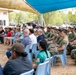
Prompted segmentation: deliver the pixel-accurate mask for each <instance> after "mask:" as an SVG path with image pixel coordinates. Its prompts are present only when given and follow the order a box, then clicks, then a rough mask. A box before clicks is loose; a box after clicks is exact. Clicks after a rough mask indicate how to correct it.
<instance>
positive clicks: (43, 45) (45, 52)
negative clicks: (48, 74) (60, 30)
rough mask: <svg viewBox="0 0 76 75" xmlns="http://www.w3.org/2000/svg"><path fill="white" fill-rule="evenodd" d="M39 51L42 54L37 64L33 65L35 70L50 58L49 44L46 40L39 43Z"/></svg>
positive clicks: (38, 57) (37, 59)
mask: <svg viewBox="0 0 76 75" xmlns="http://www.w3.org/2000/svg"><path fill="white" fill-rule="evenodd" d="M38 49H39V50H40V52H39V54H38V56H37V58H36V62H35V64H33V67H34V69H36V68H37V66H38V65H39V64H40V63H43V62H44V61H45V59H46V58H49V57H50V53H49V51H48V50H47V42H46V41H45V40H41V41H39V43H38Z"/></svg>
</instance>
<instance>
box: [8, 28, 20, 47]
mask: <svg viewBox="0 0 76 75" xmlns="http://www.w3.org/2000/svg"><path fill="white" fill-rule="evenodd" d="M19 37H20V29H19V28H16V31H15V33H14V36H12V37H10V38H8V42H9V45H10V46H12V43H14V42H15V40H16V39H17V38H19Z"/></svg>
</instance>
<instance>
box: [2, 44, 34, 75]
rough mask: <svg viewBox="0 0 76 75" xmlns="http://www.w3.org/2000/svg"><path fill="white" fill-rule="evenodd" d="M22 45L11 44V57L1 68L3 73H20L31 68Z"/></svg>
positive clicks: (15, 74) (10, 74)
mask: <svg viewBox="0 0 76 75" xmlns="http://www.w3.org/2000/svg"><path fill="white" fill-rule="evenodd" d="M24 48H25V47H24V45H23V44H21V43H16V44H14V45H13V46H12V48H11V49H10V50H11V57H10V59H9V61H8V62H7V63H6V64H5V66H4V68H3V74H4V75H20V74H21V73H24V72H27V71H30V70H32V68H33V67H32V63H31V62H30V61H29V60H28V58H27V53H26V52H25V51H24Z"/></svg>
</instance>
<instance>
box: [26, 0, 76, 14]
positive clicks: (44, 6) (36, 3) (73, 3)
mask: <svg viewBox="0 0 76 75" xmlns="http://www.w3.org/2000/svg"><path fill="white" fill-rule="evenodd" d="M25 1H26V2H27V3H28V4H29V5H30V6H32V7H33V8H34V9H36V10H37V11H38V12H39V13H41V14H44V13H47V12H51V11H55V10H59V9H64V8H71V7H76V0H25Z"/></svg>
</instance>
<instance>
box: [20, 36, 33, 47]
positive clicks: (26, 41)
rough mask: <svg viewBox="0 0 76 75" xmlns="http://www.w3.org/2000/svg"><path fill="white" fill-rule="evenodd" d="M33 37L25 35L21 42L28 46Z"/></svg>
mask: <svg viewBox="0 0 76 75" xmlns="http://www.w3.org/2000/svg"><path fill="white" fill-rule="evenodd" d="M31 42H32V41H31V38H30V37H29V36H25V37H24V39H23V40H22V41H21V43H22V44H23V45H24V46H25V47H26V46H27V45H30V44H31Z"/></svg>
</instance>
